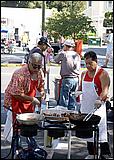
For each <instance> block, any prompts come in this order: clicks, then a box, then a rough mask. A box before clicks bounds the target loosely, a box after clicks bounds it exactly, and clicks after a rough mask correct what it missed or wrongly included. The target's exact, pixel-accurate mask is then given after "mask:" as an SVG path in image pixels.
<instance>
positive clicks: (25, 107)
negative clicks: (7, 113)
mask: <svg viewBox="0 0 114 160" xmlns="http://www.w3.org/2000/svg"><path fill="white" fill-rule="evenodd" d="M37 85H38V81H37V80H31V84H30V91H29V92H28V93H27V94H26V95H28V96H31V97H35V95H36V89H37ZM12 110H13V122H14V121H15V119H16V114H15V113H17V114H18V113H32V112H34V106H33V105H32V104H31V102H30V101H22V100H17V99H16V98H14V97H13V96H12Z"/></svg>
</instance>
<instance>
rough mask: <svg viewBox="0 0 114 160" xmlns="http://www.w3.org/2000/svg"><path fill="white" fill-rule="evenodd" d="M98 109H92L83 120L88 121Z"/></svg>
mask: <svg viewBox="0 0 114 160" xmlns="http://www.w3.org/2000/svg"><path fill="white" fill-rule="evenodd" d="M96 110H97V108H94V110H92V111H91V112H90V113H88V114H87V116H85V118H84V119H83V121H88V120H89V119H90V118H91V117H92V115H93V114H94V112H95V111H96Z"/></svg>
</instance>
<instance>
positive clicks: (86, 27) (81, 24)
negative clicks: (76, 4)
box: [45, 9, 96, 41]
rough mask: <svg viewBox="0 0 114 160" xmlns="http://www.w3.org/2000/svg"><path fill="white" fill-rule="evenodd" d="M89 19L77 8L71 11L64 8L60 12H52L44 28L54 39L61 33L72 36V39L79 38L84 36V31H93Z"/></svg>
mask: <svg viewBox="0 0 114 160" xmlns="http://www.w3.org/2000/svg"><path fill="white" fill-rule="evenodd" d="M91 22H92V21H91V19H90V18H89V17H87V16H85V15H84V14H81V13H79V12H78V11H77V10H74V11H73V12H71V10H69V11H68V9H66V10H65V9H64V10H63V11H61V12H53V15H52V17H49V18H48V21H47V22H46V27H45V30H47V32H48V33H49V35H51V36H52V37H54V38H55V36H56V39H59V37H60V36H61V35H62V36H64V37H65V38H66V37H72V38H73V39H74V40H75V39H77V38H79V35H78V34H79V33H80V35H81V34H82V35H81V36H80V38H85V41H86V36H85V35H86V33H87V32H89V31H91V32H95V31H96V29H95V28H94V26H91Z"/></svg>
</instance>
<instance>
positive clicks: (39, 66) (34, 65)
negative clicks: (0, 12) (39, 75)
mask: <svg viewBox="0 0 114 160" xmlns="http://www.w3.org/2000/svg"><path fill="white" fill-rule="evenodd" d="M31 65H32V67H33V68H34V69H36V68H38V70H39V69H40V68H42V66H41V65H36V64H33V63H31Z"/></svg>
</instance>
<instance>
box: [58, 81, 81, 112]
mask: <svg viewBox="0 0 114 160" xmlns="http://www.w3.org/2000/svg"><path fill="white" fill-rule="evenodd" d="M77 84H78V78H65V79H62V84H61V90H60V98H59V105H60V106H64V107H67V108H68V109H69V110H75V108H76V96H75V94H74V93H75V91H76V87H77Z"/></svg>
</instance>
